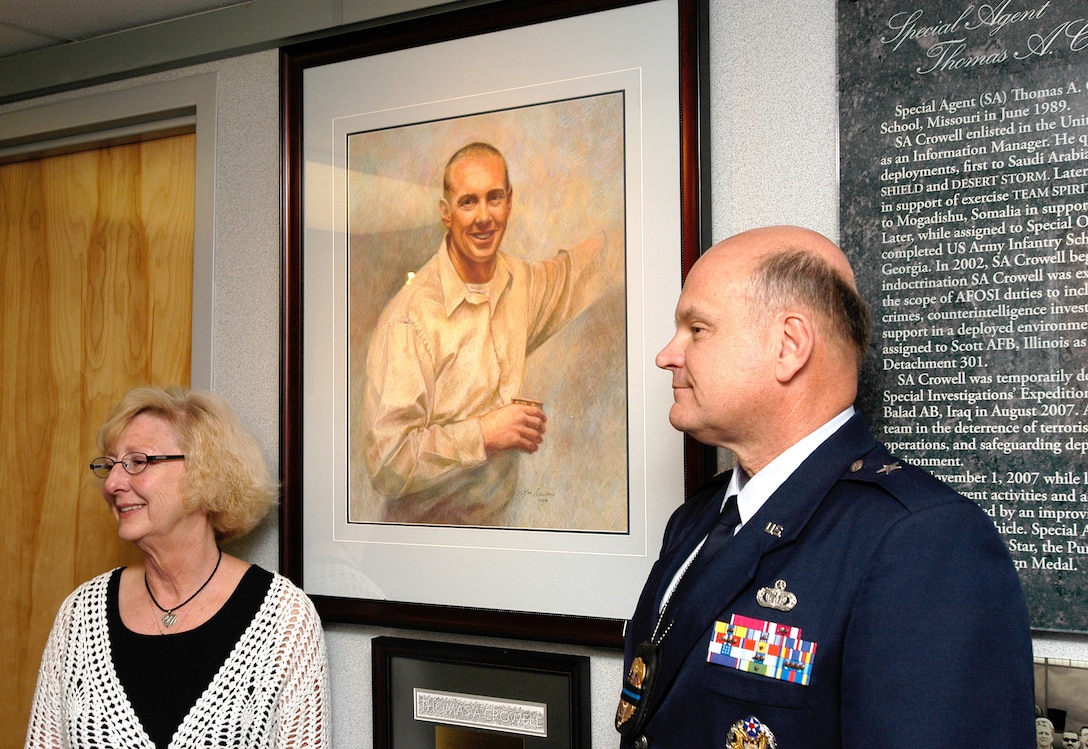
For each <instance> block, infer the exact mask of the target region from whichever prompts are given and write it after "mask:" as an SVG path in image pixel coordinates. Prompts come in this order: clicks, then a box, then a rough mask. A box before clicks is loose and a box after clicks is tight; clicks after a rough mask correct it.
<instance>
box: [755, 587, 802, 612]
mask: <svg viewBox="0 0 1088 749" xmlns="http://www.w3.org/2000/svg"><path fill="white" fill-rule="evenodd" d="M756 603H758V604H759V605H760V606H762V607H763V608H766V609H774V610H775V611H792V610H793V607H794V606H796V605H797V596H795V595H794V594H793V593H790V592H789V591H788V590H786V581H785V580H776V581H775V583H774V587H773V588H766V587H764V588H760V589H759V591H758V592H757V593H756Z"/></svg>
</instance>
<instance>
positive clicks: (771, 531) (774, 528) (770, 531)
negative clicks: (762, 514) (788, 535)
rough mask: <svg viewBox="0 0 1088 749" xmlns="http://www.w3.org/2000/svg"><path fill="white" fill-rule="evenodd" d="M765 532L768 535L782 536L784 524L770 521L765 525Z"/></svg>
mask: <svg viewBox="0 0 1088 749" xmlns="http://www.w3.org/2000/svg"><path fill="white" fill-rule="evenodd" d="M763 532H764V533H766V534H767V535H768V536H774V537H775V538H782V526H781V525H779V524H778V523H772V522H770V521H768V522H767V524H766V525H765V526H763Z"/></svg>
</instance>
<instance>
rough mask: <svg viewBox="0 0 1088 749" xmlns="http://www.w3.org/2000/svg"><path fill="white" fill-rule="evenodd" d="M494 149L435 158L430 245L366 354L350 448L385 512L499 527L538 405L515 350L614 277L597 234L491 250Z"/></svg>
mask: <svg viewBox="0 0 1088 749" xmlns="http://www.w3.org/2000/svg"><path fill="white" fill-rule="evenodd" d="M513 197H514V191H513V188H512V187H511V185H510V180H509V173H508V169H507V165H506V160H505V159H504V157H503V156H502V154H501V153H500V152H499V151H498V150H497V149H495V148H494V147H493V146H491V145H489V144H486V143H472V144H469V145H467V146H465V147H464V148H462V149H460V150H459V151H457V153H455V154H454V155H453V156H452V157H451V158H450V160H449V162H448V163H447V165H446V170H445V174H444V177H443V198H442V200H441V201H440V203H439V212H440V216H441V219H442V223H443V224H444V225H445V227H446V235H445V237H444V238H443V240H442V244H441V245H440V247H439V249H438V252H437V253H436V254H435V255H434V257H432V258H431V259H430V260H429V261H428V262H427V263H426V264H425V265H424V266H423V267H422V268H421V269H420V270H419V271H418V272H417V273H416V274H414V275H413V276H412V277H411V280H410V281H408V282H407V283H406V284H405V286H404V287H402V288H401V289H400V291H398V292H397V294H396V295H395V296H394V297H393V299H392V300H391V301H390V302H389V304H388V305H386V308H385V309H384V310H383V311H382V314H381V316H380V317H379V320H378V324H377V326H376V328H375V330H374V334H373V337H372V339H371V343H370V348H369V351H368V355H367V384H366V392H365V395H364V402H363V420H364V423H363V435H364V437H363V441H364V444H363V455H364V461H365V463H366V467H367V472H368V473H369V475H370V479H371V483H372V485H373V487H374V488H375V489H376V490H377V491H378V492H380V493H381V494H382V495H383V496H384V497H385V507H384V511H383V514H382V517H381V518H380V519H382V520H384V521H388V522H405V523H428V524H454V525H477V526H503V525H505V524H506V511H507V509H508V507H509V505H510V503H511V500H512V499H513V496H514V493H515V491H516V488H517V480H518V471H517V463H518V458H519V456H520V454H521V453H533V452H536V450H537V449H538V448H539V446H540V445H541V443H542V442H543V440H544V435H545V430H546V423H547V417H546V416H545V414H544V411H543V409H542V408H541V405H540V404H539V403H537V402H533V401H532V400H531V399H527V398H526V397H525V396H526V394H524V393H522V392H521V387H522V382H523V379H524V375H525V367H526V357H527V356H528V354H530V353H531V352H532V351H533V350H534V349H536V348H537V347H538V346H540V345H541V344H542V343H544V342H545V341H546V340H548V339H549V338H550V337H551V336H553V335H555V334H556V333H557V332H559V331H560V330H561V329H562V328H563V326H564V325H566V324H567V323H568V322H570V321H571V320H572V319H574V318H575V317H577V316H578V315H579V314H581V313H582V312H583V311H584V310H585V309H586V308H587V307H589V305H590V304H592V302H593V301H594V300H595V299H596V298H597V297H598V296H599V295H600V294H601V292H602V291H603V290H604V289H605V288H607V286H608V285H610V284H612V283H616V282H618V281H619V280H620V279H616V278H612V277H609V274H608V273H607V272H606V268H605V266H604V255H605V252H604V249H605V243H604V241H603V239H600V238H594V239H588V240H584V241H582V242H579V243H577V244H576V245H574V246H573V247H571V248H570V249H568V250H561V251H560V252H558V253H557V254H556V255H554V256H552V257H550V258H548V259H546V260H543V261H540V262H534V263H530V262H526V261H524V260H521V259H519V258H516V257H513V256H511V255H508V254H506V253H504V252H501V251H500V249H499V248H500V245H501V244H502V240H503V236H504V234H505V231H506V226H507V222H508V221H509V218H510V213H511V210H512V207H513Z"/></svg>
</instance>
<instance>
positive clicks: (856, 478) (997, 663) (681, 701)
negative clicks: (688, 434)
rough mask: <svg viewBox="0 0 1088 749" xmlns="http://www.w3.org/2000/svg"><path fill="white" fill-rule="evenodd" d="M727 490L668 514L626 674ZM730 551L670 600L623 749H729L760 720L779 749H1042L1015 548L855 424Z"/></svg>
mask: <svg viewBox="0 0 1088 749" xmlns="http://www.w3.org/2000/svg"><path fill="white" fill-rule="evenodd" d="M727 483H728V475H726V476H723V477H720V478H718V479H717V480H716V481H714V482H711V484H710V485H708V486H707V487H704V488H703V489H702V490H700V491H699V492H698V493H696V494H695V495H694V496H693V497H692V498H691V499H690V500H688V501H687V502H685V503H684V505H683V506H682V507H680V508H679V509H678V510H677V511H676V512H675V513H674V515H673V516H672V518H671V519H670V521H669V523H668V526H667V527H666V530H665V535H664V543H663V546H662V550H661V555H660V558H659V560H658V562H657V563H656V564H655V566H654V568H653V570H652V571H651V573H650V576H649V579H648V580H647V583H646V586H645V589H644V590H643V593H642V597H641V599H640V600H639V603H638V607H637V609H636V611H635V614H634V616H633V618H632V619H631V621H630V623H629V625H628V628H627V647H626V657H625V665H624V668H625V673H626V671H627V669H628V668H629V667H630V664H631V661H632V654H633V651H634V649H635V648H636V647H637V646H638V644H639V643H641V642H643V641H645V640H647V639H649V638H650V637H651V633H652V632H653V629H654V626H655V624H656V622H657V618H658V607H659V604H660V600H661V596H662V594H663V592H664V590H665V588H666V586H667V584H668V582H669V580H671V579H672V577H673V575H674V574H675V572H676V570H677V569H678V568H679V566H680V564H681V563H682V562H683V560H685V559H686V558H687V557H688V556H689V554H690V553H691V551H692V550H693V548H694V547H695V545H696V544H697V543H698V542H699V540H700V538H699V537H696V536H700V535H701V533H699V532H695V531H693V530H692V526H693V525H694V524H695V523H696V522H697V521H696V518H698V517H699V516H700V515H701V514H702V512H703V510H704V508H706V507H707V505H708V503H710V502H714V503H718V502H720V501H721V497H722V491H723V490H724V486H725V485H726V484H727ZM727 544H728V545H727V546H726V548H725V549H724V550H722V552H721V553H720V554H717V555H716V556H715V558H712V559H702V558H699V559H697V560H696V562H695V564H693V565H692V567H690V568H689V570H688V571H687V573H686V574H685V579H684V582H683V583H682V587H681V588H680V589H679V590H678V592H677V594H676V596H675V597H674V599H673V600H672V601H671V602H670V604H669V607H668V609H667V611H666V616H665V619H666V621H663V622H662V624H663V625H665V626H668V625H669V623H670V622H671V627H669V628H668V631H667V633H666V634H665V635H664V637H661V638H660V640H661V643H660V644H661V659H660V664H659V665H658V666H657V668H656V669H655V671H656V673H654V674H653V680H654V682H655V683H656V684H655V686H654V687H653V689H652V692H651V693H650V694H648V695H647V696H646V697H645V698H644V702H645V703H646V704H645V705H644V706H643V708H642V709H644V710H646V711H648V712H647V715H648V719H647V721H646V722H645V724H644V725H643V727H642V729H641V731H640V732H639V733H638V734H636V735H629V736H625V737H624V738H623V739H622V742H621V746H623V747H653V748H663V747H676V748H682V749H700V748H701V747H707V749H710V748H713V749H722V747H726V746H732V744H727V737H728V735H729V731H730V728H731V726H733V725H734V724H735V723H737V722H738V721H742V720H745V719H747V718H749V717H754V718H756V719H757V720H758V721H759V722H760V723H761V724H762V725H763V726H765V727H766V728H767V729H768V730H770V732H771V733H773V735H774V736H775V738H776V740H777V746H778V749H822V748H824V747H827V748H829V749H830V748H832V747H835V748H837V747H870V746H879V747H882V749H897V748H902V749H918V747H928V748H935V747H966V746H974V745H977V744H978V743H979V742H980V741H981V742H983V743H988V744H995V745H1000V746H1008V747H1027V746H1032V742H1033V741H1034V715H1035V714H1034V695H1033V691H1034V687H1033V684H1034V681H1033V669H1032V650H1031V647H1032V646H1031V632H1030V624H1029V618H1028V610H1027V606H1026V603H1025V601H1024V596H1023V593H1022V591H1021V588H1020V582H1019V579H1018V577H1017V574H1016V572H1015V570H1014V568H1013V564H1012V560H1011V558H1010V556H1009V554H1008V551H1007V549H1006V547H1005V545H1004V542H1003V541H1002V539H1001V537H1000V535H999V534H998V532H997V530H996V528H995V527H994V524H993V522H992V521H991V520H990V518H989V517H988V516H987V515H986V514H985V513H984V512H983V511H982V510H981V508H979V507H978V506H977V505H976V504H975V503H974V502H972V501H970V500H968V499H966V498H964V497H963V496H961V495H959V494H957V493H956V492H954V491H953V490H952V489H950V488H949V487H948V486H946V485H945V484H943V483H941V482H940V481H938V480H937V479H935V478H933V477H932V476H930V475H929V474H928V473H926V472H925V471H922V470H920V469H918V468H915V467H912V466H910V465H907V464H906V463H904V462H903V461H902V460H899V459H897V458H895V457H893V456H892V455H890V454H889V453H888V452H887V450H886V449H885V448H884V446H883V445H880V444H878V443H877V442H876V441H875V440H874V438H873V436H872V434H871V433H870V431H869V429H868V426H867V425H866V424H865V422H864V420H863V419H862V418H861V417H860V416H859V415H855V416H854V417H853V418H852V419H851V420H850V421H849V422H848V423H847V424H845V425H844V426H843V427H842V428H841V429H840V430H839V431H838V432H836V433H835V434H834V435H833V436H832V437H831V438H830V439H829V440H827V441H826V442H825V443H824V444H823V445H821V446H820V447H819V448H818V449H817V450H816V451H815V452H814V453H813V454H812V455H811V456H809V458H808V459H807V460H806V461H805V462H804V463H803V464H802V465H801V466H800V467H799V468H798V469H797V471H796V472H795V473H794V474H793V475H792V476H791V477H790V478H789V479H788V480H787V481H786V482H785V483H784V484H783V485H782V486H781V487H780V488H779V489H778V491H776V492H775V493H774V494H773V495H772V496H771V497H770V498H769V499H768V500H767V502H766V503H765V504H764V506H763V507H762V508H761V509H760V510H759V512H757V513H756V514H755V515H754V516H753V517H752V518H751V519H749V521H748V522H747V523H745V525H744V526H743V527H742V528H741V530H740V531H739V532H738V533H737V534H736V536H735V537H733V538H732V539H731V540H729V541H728V542H727ZM779 581H781V582H779ZM761 591H763V594H762V596H761V595H760V593H761ZM791 595H792V596H793V597H794V599H793V601H794V603H793V606H792V607H789V602H790V596H791ZM760 598H762V599H763V601H764V604H766V603H769V602H772V601H774V600H777V601H778V602H779V606H780V608H772V607H769V606H767V605H763V604H761V603H760V601H759V599H760ZM785 608H789V610H783V609H785ZM731 621H732V622H733V623H734V626H733V627H732V629H730V626H729V625H730V622H731ZM716 623H720V624H717V627H716ZM752 624H755V625H756V626H749V627H747V628H745V629H743V630H741V629H740V627H743V626H745V625H752ZM761 624H762V625H765V626H764V627H763V630H764V633H765V634H759V630H760V625H761ZM665 626H662V628H661V629H662V630H664V629H665ZM659 635H660V632H659ZM738 635H743V636H738ZM761 639H762V640H763V643H764V644H763V645H762V646H761V645H760V640H761ZM712 642H714V643H715V645H714V648H715V649H716V650H717V652H716V653H714V657H713V658H711V660H710V661H708V657H710V655H711V643H712ZM761 647H763V648H764V650H765V652H764V653H762V658H761V659H760V657H759V655H751V654H752V653H755V654H758V651H759V650H760V648H761ZM791 648H792V649H791ZM806 648H807V653H808V654H807V656H806ZM723 650H724V651H725V653H724V654H723V653H722V651H723ZM741 656H748V657H747V660H746V661H745V660H744V659H743V658H741ZM731 658H733V659H734V660H732V661H731V660H730V659H731ZM806 658H807V662H806ZM713 661H717V662H713ZM734 661H735V662H734ZM753 663H755V664H756V665H755V667H753V666H752V664H753ZM784 663H789V664H790V665H786V666H784V665H783V664H784ZM753 745H755V744H753Z"/></svg>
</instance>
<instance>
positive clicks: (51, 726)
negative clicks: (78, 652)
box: [26, 596, 72, 749]
mask: <svg viewBox="0 0 1088 749" xmlns="http://www.w3.org/2000/svg"><path fill="white" fill-rule="evenodd" d="M71 619H72V597H71V596H69V597H68V599H67V600H65V602H64V603H63V605H62V606H61V608H60V610H59V611H58V612H57V617H56V619H54V620H53V628H52V630H50V632H49V639H48V640H47V641H46V643H45V651H44V652H43V653H42V662H41V667H40V668H39V669H38V683H37V686H36V687H35V689H34V702H33V703H32V706H31V708H30V722H29V724H28V726H27V731H26V749H62V748H66V747H68V739H67V731H66V730H65V719H64V651H65V644H66V643H67V642H68V631H69V628H70V625H71Z"/></svg>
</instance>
